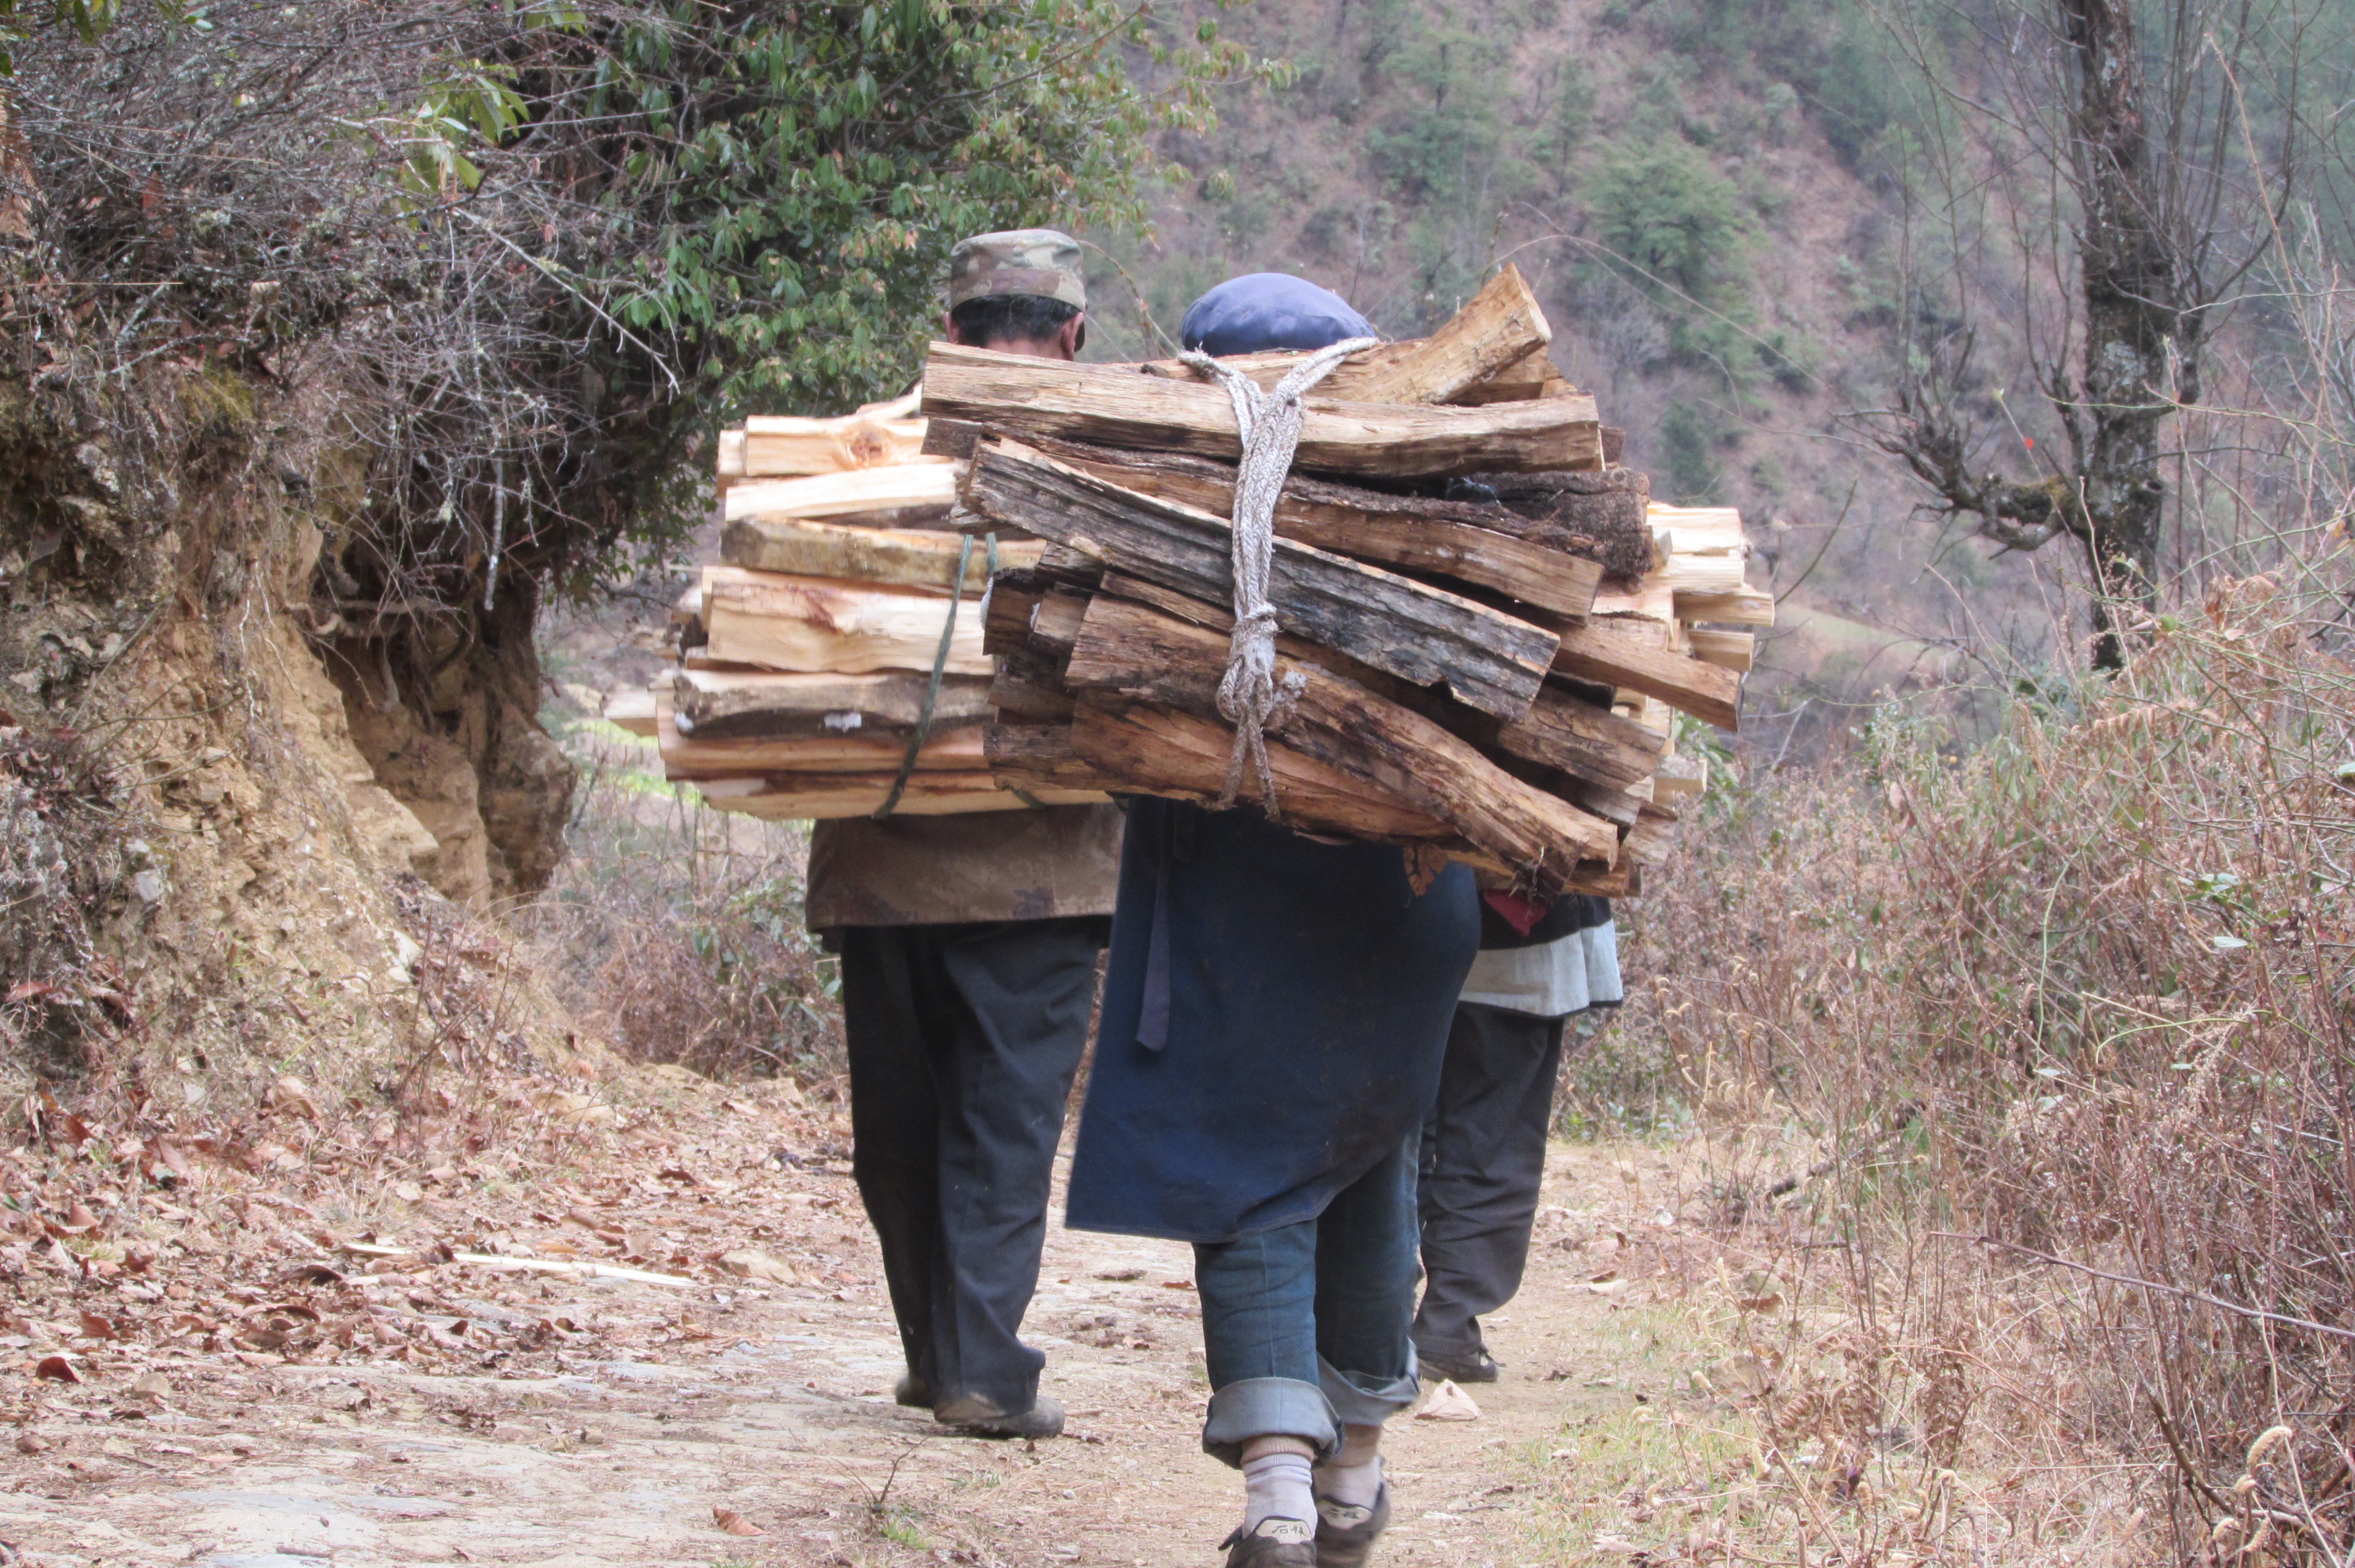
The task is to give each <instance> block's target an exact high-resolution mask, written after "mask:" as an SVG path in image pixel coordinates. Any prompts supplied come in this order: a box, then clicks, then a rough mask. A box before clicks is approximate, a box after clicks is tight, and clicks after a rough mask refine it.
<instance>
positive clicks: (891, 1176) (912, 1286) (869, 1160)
mask: <svg viewBox="0 0 2355 1568" xmlns="http://www.w3.org/2000/svg"><path fill="white" fill-rule="evenodd" d="M841 943H842V1022H843V1035H844V1040H845V1044H846V1045H847V1049H848V1052H849V1056H850V1127H851V1156H850V1168H851V1171H852V1173H853V1174H854V1175H855V1176H856V1177H857V1178H858V1196H859V1200H860V1201H861V1202H863V1203H865V1204H866V1206H867V1218H868V1223H869V1224H873V1225H874V1227H875V1235H876V1239H877V1240H878V1241H879V1242H880V1243H881V1244H882V1248H883V1277H884V1279H885V1281H886V1282H887V1283H888V1284H889V1285H890V1290H891V1313H892V1316H893V1317H894V1318H896V1319H898V1320H899V1324H900V1346H901V1348H902V1349H903V1350H904V1351H906V1352H907V1357H908V1369H909V1370H910V1371H911V1372H914V1373H915V1374H916V1376H917V1377H918V1378H919V1379H921V1380H922V1382H923V1383H925V1384H926V1385H927V1386H930V1387H935V1388H936V1387H938V1386H939V1384H938V1383H936V1382H935V1380H934V1370H935V1369H934V1368H933V1366H932V1301H933V1297H934V1281H933V1264H934V1259H935V1258H936V1257H937V1256H938V1255H939V1253H940V1245H941V1234H940V1232H941V1197H940V1193H941V1178H940V1154H939V1149H940V1126H941V1105H940V1097H939V1096H938V1094H937V1093H936V1092H935V1090H934V1086H933V1078H934V1072H935V1067H934V1058H935V1055H936V1054H943V1052H941V1051H936V1049H935V1043H936V1042H938V1043H944V1042H945V1040H946V1039H947V1038H949V1037H950V1035H951V1033H952V1031H953V1024H952V1023H951V1022H950V1021H949V1015H950V1012H951V1010H950V1008H949V1006H948V1005H947V1002H948V998H947V996H946V994H945V993H946V991H947V989H948V988H947V987H946V986H945V985H944V984H943V977H942V976H941V975H940V973H939V966H938V963H937V960H936V958H935V955H934V952H933V944H932V942H931V941H930V940H928V939H927V938H926V935H925V927H921V926H849V927H844V928H843V931H842V938H841Z"/></svg>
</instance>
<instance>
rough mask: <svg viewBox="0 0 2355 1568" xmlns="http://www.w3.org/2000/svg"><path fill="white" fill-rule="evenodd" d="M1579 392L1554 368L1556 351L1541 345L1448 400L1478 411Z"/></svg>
mask: <svg viewBox="0 0 2355 1568" xmlns="http://www.w3.org/2000/svg"><path fill="white" fill-rule="evenodd" d="M1577 390H1578V388H1576V387H1572V385H1571V384H1570V381H1569V378H1568V377H1566V376H1563V375H1562V373H1561V371H1560V370H1558V369H1556V368H1555V367H1554V363H1553V351H1552V350H1551V349H1550V348H1549V347H1546V346H1544V345H1542V344H1541V345H1540V346H1539V347H1536V348H1533V349H1531V350H1529V353H1527V354H1525V355H1521V357H1520V358H1518V359H1517V360H1515V361H1513V363H1511V364H1510V365H1508V366H1505V367H1504V368H1503V369H1501V370H1498V371H1497V373H1496V374H1495V375H1493V376H1488V377H1487V378H1486V379H1484V380H1480V381H1475V382H1474V383H1472V385H1471V386H1469V387H1465V388H1464V389H1463V390H1462V391H1460V392H1458V393H1456V394H1455V396H1454V397H1450V398H1448V399H1447V401H1448V402H1450V403H1460V404H1462V405H1464V406H1465V408H1479V407H1480V406H1482V405H1483V404H1487V403H1526V402H1528V401H1529V400H1530V399H1531V398H1535V397H1571V396H1572V395H1573V394H1574V393H1576V392H1577Z"/></svg>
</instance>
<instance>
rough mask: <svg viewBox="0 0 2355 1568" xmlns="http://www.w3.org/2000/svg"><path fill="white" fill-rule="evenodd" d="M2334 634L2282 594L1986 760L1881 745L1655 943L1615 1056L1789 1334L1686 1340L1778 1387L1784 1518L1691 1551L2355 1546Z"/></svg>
mask: <svg viewBox="0 0 2355 1568" xmlns="http://www.w3.org/2000/svg"><path fill="white" fill-rule="evenodd" d="M2316 631H2317V628H2316V626H2315V625H2313V624H2308V623H2305V622H2301V621H2300V620H2299V619H2298V617H2297V614H2296V609H2295V607H2293V606H2292V605H2291V604H2289V603H2288V602H2287V601H2286V599H2283V598H2281V597H2280V596H2278V595H2276V594H2275V592H2274V590H2273V588H2272V585H2270V584H2268V583H2265V582H2264V581H2263V580H2262V579H2259V580H2258V581H2256V582H2254V583H2251V584H2243V585H2239V586H2237V587H2233V588H2227V589H2225V590H2223V591H2222V592H2221V593H2220V594H2219V595H2218V596H2217V597H2216V598H2215V599H2212V600H2211V604H2210V606H2209V607H2208V609H2207V611H2206V613H2205V614H2203V615H2200V616H2196V617H2194V618H2192V619H2191V620H2190V623H2187V624H2180V625H2177V624H2170V625H2169V626H2168V627H2167V628H2166V629H2165V630H2162V631H2161V632H2160V633H2159V635H2158V639H2157V641H2156V643H2155V645H2154V646H2152V647H2151V648H2150V649H2149V651H2148V652H2147V653H2146V654H2145V655H2144V656H2143V657H2142V658H2141V659H2140V660H2139V661H2138V662H2137V664H2136V665H2135V667H2134V668H2133V669H2132V670H2130V671H2129V672H2127V673H2126V674H2125V675H2123V676H2121V677H2120V678H2118V679H2117V680H2115V681H2114V682H2111V683H2106V684H2105V685H2099V686H2092V687H2088V688H2085V689H2083V690H2076V691H2068V692H2053V691H2051V690H2044V691H2039V692H2035V693H2033V694H2030V695H2027V696H2024V697H2023V698H2022V699H2021V700H2020V701H2019V704H2018V705H2017V706H2016V708H2015V711H2014V712H2013V714H2012V715H2011V716H2010V720H2009V723H2008V724H2007V725H2006V726H2005V727H2004V729H2003V731H2002V733H2001V734H2000V735H1998V736H1997V737H1996V738H1995V739H1994V740H1992V741H1991V742H1989V743H1987V744H1986V745H1983V746H1981V747H1977V748H1974V749H1972V750H1971V751H1970V752H1968V754H1967V755H1957V754H1956V753H1955V751H1954V750H1953V749H1952V747H1950V745H1949V743H1948V742H1947V739H1946V736H1945V732H1944V731H1943V729H1942V726H1940V725H1939V723H1938V722H1937V720H1936V719H1935V718H1934V716H1933V715H1928V714H1926V713H1918V712H1909V711H1907V710H1905V709H1903V708H1899V707H1891V708H1890V709H1888V710H1885V711H1884V712H1883V713H1882V714H1881V715H1880V716H1879V717H1878V718H1877V719H1876V720H1875V722H1874V723H1873V724H1872V725H1871V726H1870V728H1869V730H1868V731H1866V732H1865V734H1864V735H1863V736H1862V744H1861V747H1860V751H1859V755H1858V756H1856V757H1854V758H1850V759H1849V760H1848V761H1846V762H1843V763H1840V764H1837V765H1835V766H1833V767H1831V768H1828V769H1827V770H1825V771H1822V772H1819V773H1817V774H1814V775H1811V776H1808V777H1806V778H1799V779H1774V780H1769V781H1766V782H1764V783H1763V784H1760V785H1757V786H1755V787H1753V788H1750V789H1739V790H1733V791H1729V792H1727V794H1726V795H1725V796H1724V797H1723V798H1722V799H1721V800H1718V801H1717V802H1716V803H1715V804H1714V805H1713V806H1712V808H1711V810H1712V813H1713V815H1714V817H1715V818H1716V820H1715V821H1712V822H1710V824H1709V826H1708V828H1707V831H1705V832H1695V833H1692V834H1690V835H1689V836H1688V839H1687V846H1686V851H1685V854H1686V859H1685V860H1684V862H1683V863H1681V864H1680V865H1678V866H1677V867H1675V868H1673V871H1672V874H1670V875H1668V876H1667V877H1664V878H1662V879H1661V891H1660V892H1659V894H1658V895H1656V896H1654V897H1652V898H1650V899H1647V900H1646V901H1645V902H1644V904H1643V905H1642V906H1640V907H1638V908H1637V909H1636V910H1635V911H1634V912H1633V919H1634V922H1635V925H1636V932H1635V938H1634V940H1633V942H1632V943H1631V946H1630V969H1631V972H1632V973H1634V974H1636V975H1638V976H1642V977H1645V978H1646V979H1647V980H1650V981H1651V984H1650V985H1649V987H1648V988H1647V989H1646V991H1644V993H1643V994H1641V995H1638V996H1636V997H1633V998H1631V1002H1630V1006H1629V1008H1628V1010H1627V1016H1626V1017H1625V1018H1624V1019H1623V1020H1622V1021H1621V1022H1620V1024H1619V1025H1618V1026H1617V1027H1618V1028H1619V1030H1620V1031H1621V1033H1623V1034H1624V1035H1625V1037H1626V1038H1627V1039H1628V1040H1629V1041H1630V1042H1631V1043H1632V1047H1631V1048H1632V1049H1633V1050H1635V1051H1636V1052H1637V1053H1650V1054H1652V1056H1653V1057H1654V1058H1655V1059H1657V1061H1659V1062H1660V1063H1662V1064H1663V1065H1664V1068H1665V1070H1666V1071H1667V1072H1668V1073H1669V1074H1672V1075H1673V1077H1672V1080H1671V1084H1670V1087H1671V1088H1672V1090H1673V1091H1674V1094H1673V1097H1674V1098H1676V1099H1678V1100H1680V1101H1681V1102H1682V1103H1683V1104H1684V1105H1685V1106H1686V1107H1689V1108H1690V1110H1691V1111H1692V1112H1694V1113H1695V1114H1696V1115H1697V1116H1698V1117H1699V1118H1700V1122H1701V1124H1702V1125H1703V1126H1704V1127H1705V1128H1707V1129H1708V1132H1709V1139H1708V1143H1707V1150H1708V1153H1707V1157H1706V1160H1705V1161H1704V1164H1703V1168H1702V1169H1701V1170H1700V1172H1699V1174H1698V1175H1697V1177H1696V1183H1695V1192H1696V1193H1697V1194H1698V1201H1699V1202H1700V1210H1699V1211H1697V1212H1698V1213H1700V1216H1701V1217H1703V1218H1706V1219H1708V1220H1709V1221H1710V1222H1711V1223H1713V1224H1716V1225H1718V1226H1719V1227H1721V1233H1722V1234H1723V1236H1724V1237H1725V1239H1726V1241H1727V1242H1728V1244H1729V1245H1732V1246H1734V1247H1735V1248H1737V1250H1739V1249H1745V1248H1746V1249H1748V1250H1749V1251H1750V1252H1752V1253H1753V1254H1755V1255H1756V1262H1757V1269H1758V1272H1759V1273H1760V1274H1761V1276H1762V1277H1771V1278H1776V1279H1779V1280H1780V1281H1781V1286H1780V1289H1781V1291H1782V1292H1783V1293H1784V1294H1785V1295H1786V1296H1787V1298H1788V1299H1789V1301H1790V1302H1791V1303H1792V1305H1793V1310H1792V1311H1791V1312H1790V1313H1789V1314H1788V1315H1787V1316H1786V1317H1785V1318H1784V1319H1782V1320H1781V1325H1780V1327H1779V1328H1778V1329H1777V1330H1776V1331H1775V1333H1774V1335H1773V1336H1771V1337H1770V1338H1769V1339H1767V1340H1761V1341H1760V1342H1757V1343H1752V1342H1750V1340H1751V1339H1752V1338H1754V1337H1755V1330H1753V1329H1752V1328H1749V1327H1746V1326H1745V1327H1744V1328H1743V1330H1742V1335H1729V1333H1728V1332H1727V1327H1728V1324H1729V1323H1735V1322H1740V1321H1741V1319H1738V1318H1737V1319H1727V1320H1725V1321H1720V1322H1715V1323H1711V1322H1697V1323H1696V1324H1695V1325H1694V1326H1693V1327H1692V1329H1691V1333H1692V1334H1693V1336H1694V1343H1695V1345H1696V1346H1699V1347H1702V1348H1706V1349H1709V1350H1710V1352H1711V1353H1712V1354H1713V1355H1715V1356H1718V1357H1721V1358H1725V1357H1731V1356H1733V1355H1735V1354H1742V1355H1750V1356H1753V1357H1755V1358H1757V1361H1758V1365H1759V1366H1760V1367H1761V1368H1763V1369H1764V1371H1765V1374H1766V1376H1767V1378H1768V1380H1769V1382H1770V1383H1771V1387H1770V1388H1769V1389H1768V1391H1767V1392H1765V1393H1764V1394H1762V1395H1758V1396H1754V1397H1753V1398H1752V1399H1751V1400H1750V1401H1749V1402H1748V1404H1747V1405H1746V1407H1745V1409H1746V1411H1747V1416H1746V1419H1747V1421H1748V1423H1749V1428H1748V1429H1749V1435H1750V1439H1751V1440H1753V1441H1754V1442H1755V1443H1756V1444H1757V1445H1759V1453H1760V1454H1762V1455H1763V1456H1764V1465H1765V1467H1766V1469H1765V1472H1764V1473H1762V1474H1760V1475H1758V1476H1756V1477H1754V1478H1753V1482H1752V1483H1743V1484H1745V1485H1748V1484H1753V1483H1754V1484H1756V1485H1759V1486H1761V1487H1763V1488H1764V1495H1765V1496H1766V1497H1767V1498H1768V1499H1769V1500H1770V1501H1774V1499H1775V1498H1776V1496H1777V1493H1776V1489H1778V1488H1779V1489H1780V1495H1779V1502H1776V1503H1775V1506H1780V1507H1782V1508H1784V1509H1785V1511H1786V1513H1787V1515H1788V1518H1787V1519H1786V1520H1785V1525H1786V1528H1785V1530H1784V1531H1781V1532H1780V1533H1777V1532H1775V1531H1771V1530H1769V1531H1764V1533H1763V1534H1756V1535H1753V1537H1752V1538H1751V1539H1752V1542H1753V1544H1752V1545H1751V1546H1748V1547H1741V1546H1737V1545H1735V1544H1732V1542H1733V1541H1734V1539H1735V1538H1736V1537H1738V1536H1739V1533H1740V1532H1739V1531H1735V1532H1734V1533H1733V1535H1731V1536H1729V1537H1728V1538H1726V1540H1725V1541H1724V1542H1720V1543H1717V1544H1712V1543H1711V1542H1710V1540H1709V1539H1706V1538H1700V1537H1697V1538H1696V1539H1695V1540H1694V1541H1693V1542H1691V1543H1690V1544H1689V1551H1690V1552H1691V1553H1692V1554H1694V1555H1698V1556H1707V1555H1710V1553H1712V1552H1717V1553H1720V1554H1732V1555H1734V1556H1739V1555H1741V1554H1742V1553H1743V1552H1749V1553H1752V1555H1751V1556H1750V1557H1749V1559H1748V1560H1752V1561H1783V1562H1795V1561H1798V1560H1800V1559H1799V1557H1798V1556H1797V1555H1796V1554H1795V1552H1794V1551H1793V1548H1794V1546H1795V1545H1796V1543H1797V1542H1799V1541H1800V1540H1802V1539H1805V1538H1807V1537H1813V1538H1814V1542H1813V1547H1812V1549H1813V1551H1814V1552H1815V1553H1816V1555H1815V1556H1814V1557H1812V1558H1811V1559H1808V1560H1810V1561H1815V1562H1822V1561H1825V1560H1826V1555H1827V1553H1830V1554H1832V1557H1833V1560H1838V1561H1848V1562H1862V1561H1874V1562H1892V1561H1901V1560H1908V1559H1911V1560H1925V1561H1955V1562H1962V1561H1971V1562H1989V1563H1996V1562H2044V1561H2062V1560H2071V1561H2077V1562H2100V1561H2103V1560H2104V1558H2105V1554H2107V1555H2109V1556H2112V1557H2115V1560H2116V1561H2119V1562H2127V1561H2137V1562H2143V1561H2154V1560H2172V1561H2176V1562H2181V1563H2222V1562H2235V1563H2253V1564H2254V1563H2276V1562H2278V1563H2326V1562H2328V1563H2333V1564H2339V1563H2344V1562H2345V1561H2347V1560H2348V1557H2349V1554H2350V1550H2355V1490H2350V1479H2351V1478H2350V1468H2355V1466H2350V1453H2349V1448H2348V1446H2347V1444H2348V1439H2349V1437H2350V1425H2355V1338H2350V1337H2349V1336H2348V1335H2347V1334H2346V1333H2345V1331H2344V1330H2345V1328H2346V1326H2348V1325H2350V1323H2355V1259H2350V1255H2349V1253H2348V1251H2347V1247H2346V1237H2347V1235H2348V1234H2349V1215H2350V1203H2355V1160H2350V1155H2349V1152H2348V1147H2347V1142H2346V1139H2348V1137H2349V1136H2350V1133H2349V1128H2350V1126H2355V1117H2350V1111H2355V980H2350V966H2349V964H2348V954H2349V950H2350V943H2355V923H2350V912H2349V902H2348V890H2349V886H2350V882H2355V876H2350V871H2349V867H2350V860H2355V671H2350V669H2349V668H2348V667H2347V666H2346V665H2344V664H2342V663H2340V662H2337V661H2335V660H2333V659H2331V658H2328V657H2327V656H2324V655H2322V654H2319V653H2318V652H2315V648H2316V646H2317V641H2318V639H2317V636H2316ZM2276 1427H2286V1428H2287V1429H2288V1430H2287V1432H2286V1435H2284V1434H2276V1435H2275V1436H2271V1437H2266V1436H2264V1434H2266V1433H2268V1432H2271V1431H2273V1430H2274V1429H2275V1428H2276ZM1895 1456H1902V1460H1900V1459H1899V1458H1897V1457H1895ZM1803 1458H1804V1459H1809V1460H1812V1461H1813V1463H1812V1464H1807V1465H1802V1464H1800V1463H1799V1461H1800V1460H1801V1459H1803ZM1745 1462H1747V1463H1749V1464H1750V1466H1751V1468H1752V1469H1753V1470H1756V1469H1758V1467H1759V1460H1758V1458H1757V1457H1755V1456H1753V1457H1752V1458H1750V1459H1749V1460H1747V1461H1745ZM1948 1473H1951V1474H1952V1475H1953V1476H1954V1477H1955V1479H1954V1480H1951V1481H1940V1480H1938V1477H1939V1476H1940V1475H1942V1474H1948ZM1973 1478H1979V1479H1978V1480H1977V1481H1974V1479H1973ZM1685 1484H1688V1485H1692V1486H1699V1485H1703V1484H1707V1485H1709V1486H1712V1487H1718V1488H1720V1489H1722V1488H1723V1487H1724V1486H1728V1485H1731V1484H1732V1482H1731V1481H1729V1480H1728V1479H1727V1478H1726V1476H1724V1475H1720V1474H1717V1473H1715V1472H1713V1471H1711V1470H1710V1468H1709V1467H1708V1466H1700V1467H1693V1468H1690V1469H1689V1474H1688V1475H1687V1478H1686V1483H1685ZM1859 1493H1860V1496H1859ZM1711 1495H1716V1494H1715V1493H1712V1494H1711ZM1942 1499H1943V1500H1942ZM1966 1504H1967V1505H1968V1506H1966ZM1883 1505H1886V1506H1883ZM1924 1509H1927V1510H1931V1513H1930V1515H1928V1516H1925V1515H1923V1513H1922V1511H1921V1510H1924ZM1940 1509H1944V1510H1946V1513H1947V1516H1948V1520H1947V1523H1948V1528H1946V1529H1945V1530H1944V1531H1943V1532H1941V1531H1927V1527H1926V1526H1925V1525H1924V1523H1923V1520H1924V1519H1925V1517H1934V1515H1935V1513H1936V1510H1940ZM1754 1523H1755V1521H1754V1520H1753V1524H1754ZM1962 1524H1968V1525H1969V1527H1970V1528H1969V1529H1968V1531H1965V1532H1964V1533H1962V1534H1957V1533H1955V1531H1956V1530H1957V1529H1959V1528H1960V1526H1961V1525H1962ZM1653 1550H1655V1551H1658V1550H1662V1548H1659V1547H1655V1548H1654V1549H1653Z"/></svg>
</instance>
